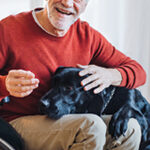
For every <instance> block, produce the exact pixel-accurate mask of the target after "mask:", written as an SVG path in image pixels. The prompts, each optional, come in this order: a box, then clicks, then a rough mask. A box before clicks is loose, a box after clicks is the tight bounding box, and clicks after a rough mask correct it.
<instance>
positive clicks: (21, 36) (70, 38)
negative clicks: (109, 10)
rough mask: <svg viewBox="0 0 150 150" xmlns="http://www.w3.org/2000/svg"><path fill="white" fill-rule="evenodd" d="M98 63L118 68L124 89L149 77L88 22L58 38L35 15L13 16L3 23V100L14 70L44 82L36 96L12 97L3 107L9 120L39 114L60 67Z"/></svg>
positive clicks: (0, 29) (0, 37)
mask: <svg viewBox="0 0 150 150" xmlns="http://www.w3.org/2000/svg"><path fill="white" fill-rule="evenodd" d="M76 64H82V65H88V64H96V65H99V66H103V67H110V68H117V69H118V70H119V71H120V72H121V74H122V77H123V80H122V83H121V85H120V86H125V87H127V88H135V87H137V86H140V85H142V84H144V82H145V79H146V75H145V72H144V70H143V68H142V67H141V66H140V65H139V64H138V63H137V62H136V61H134V60H132V59H130V58H129V57H126V56H125V55H124V54H122V53H121V52H119V51H118V50H116V49H115V48H114V47H113V46H112V45H111V44H110V43H109V42H108V41H107V40H106V39H105V38H104V37H103V36H102V35H101V34H100V33H98V32H97V31H96V30H94V29H93V28H91V27H90V26H89V25H88V24H87V23H86V22H82V21H80V20H77V21H76V22H75V23H74V24H73V25H72V26H71V27H70V29H69V31H68V32H67V33H66V35H65V36H63V37H54V36H51V35H49V34H48V33H46V32H45V31H44V30H43V29H41V28H40V27H39V26H38V25H37V24H36V23H35V21H34V19H33V17H32V12H31V11H30V12H26V13H21V14H18V15H16V16H9V17H7V18H5V19H3V20H2V21H0V74H1V76H0V97H1V98H3V97H5V96H7V95H9V94H8V92H7V90H6V87H5V75H7V73H8V71H9V70H11V69H24V70H30V71H32V72H33V73H34V74H35V76H36V78H38V79H39V80H40V85H39V87H38V88H37V89H35V90H34V91H33V93H32V94H31V95H29V96H27V97H24V98H16V97H13V96H10V99H11V101H10V103H8V104H4V106H3V107H2V108H0V116H1V117H3V118H5V119H6V120H7V121H10V120H12V119H15V118H17V117H20V116H24V115H34V114H38V113H39V107H38V104H39V99H40V98H41V96H42V95H43V94H44V93H45V92H46V91H47V90H48V89H49V88H50V82H51V76H52V75H53V73H54V72H55V70H56V68H57V67H59V66H74V67H76Z"/></svg>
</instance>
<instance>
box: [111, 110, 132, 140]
mask: <svg viewBox="0 0 150 150" xmlns="http://www.w3.org/2000/svg"><path fill="white" fill-rule="evenodd" d="M128 121H129V118H128V117H126V116H125V113H124V111H122V109H120V110H119V111H118V112H116V113H115V114H114V115H113V116H112V118H111V120H110V123H109V127H108V130H109V134H110V135H111V136H112V137H113V138H115V139H117V138H119V137H120V136H121V135H125V132H126V131H127V127H128Z"/></svg>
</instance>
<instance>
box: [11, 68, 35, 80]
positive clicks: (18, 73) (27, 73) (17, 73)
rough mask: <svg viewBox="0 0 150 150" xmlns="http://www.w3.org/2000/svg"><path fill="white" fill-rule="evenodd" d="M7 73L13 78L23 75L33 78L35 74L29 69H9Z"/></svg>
mask: <svg viewBox="0 0 150 150" xmlns="http://www.w3.org/2000/svg"><path fill="white" fill-rule="evenodd" d="M9 75H10V76H12V77H14V78H21V77H24V78H29V79H31V78H34V77H35V75H34V73H32V72H31V71H25V70H21V69H20V70H11V71H9Z"/></svg>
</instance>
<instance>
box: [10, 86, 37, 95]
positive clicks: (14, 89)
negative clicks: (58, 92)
mask: <svg viewBox="0 0 150 150" xmlns="http://www.w3.org/2000/svg"><path fill="white" fill-rule="evenodd" d="M37 87H38V84H35V85H32V86H11V87H10V88H9V90H10V91H12V92H18V93H21V92H23V93H24V92H28V91H31V90H34V89H35V88H37Z"/></svg>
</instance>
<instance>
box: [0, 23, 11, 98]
mask: <svg viewBox="0 0 150 150" xmlns="http://www.w3.org/2000/svg"><path fill="white" fill-rule="evenodd" d="M7 49H8V46H6V41H5V35H4V31H3V27H2V25H1V23H0V100H2V99H3V98H4V97H6V96H8V95H9V93H8V91H7V89H6V86H5V80H6V77H7V75H5V74H4V72H3V69H4V68H5V65H6V64H7V56H8V55H7Z"/></svg>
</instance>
